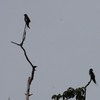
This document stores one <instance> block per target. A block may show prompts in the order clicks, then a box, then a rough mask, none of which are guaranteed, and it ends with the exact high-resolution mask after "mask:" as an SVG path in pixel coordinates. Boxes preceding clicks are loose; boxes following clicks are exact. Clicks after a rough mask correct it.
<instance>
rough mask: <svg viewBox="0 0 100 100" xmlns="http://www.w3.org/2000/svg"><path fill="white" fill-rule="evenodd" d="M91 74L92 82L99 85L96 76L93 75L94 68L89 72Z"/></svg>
mask: <svg viewBox="0 0 100 100" xmlns="http://www.w3.org/2000/svg"><path fill="white" fill-rule="evenodd" d="M89 74H90V80H92V81H93V82H94V83H95V84H97V82H96V79H95V74H94V73H93V69H92V68H91V69H90V70H89Z"/></svg>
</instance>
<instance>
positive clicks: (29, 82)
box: [11, 22, 37, 100]
mask: <svg viewBox="0 0 100 100" xmlns="http://www.w3.org/2000/svg"><path fill="white" fill-rule="evenodd" d="M27 29H28V28H27V23H26V22H25V27H24V32H23V36H22V41H21V43H16V42H13V41H11V43H13V44H15V45H17V46H19V47H21V49H22V50H23V52H24V56H25V58H26V61H27V62H28V63H29V64H30V66H31V67H32V72H31V76H29V77H28V80H27V89H26V93H25V95H26V100H29V96H31V95H32V94H31V93H30V86H31V83H32V81H33V79H34V72H35V68H36V67H37V66H34V65H33V64H32V62H31V61H30V60H29V58H28V56H27V53H26V50H25V48H24V47H23V44H24V41H25V39H26V30H27Z"/></svg>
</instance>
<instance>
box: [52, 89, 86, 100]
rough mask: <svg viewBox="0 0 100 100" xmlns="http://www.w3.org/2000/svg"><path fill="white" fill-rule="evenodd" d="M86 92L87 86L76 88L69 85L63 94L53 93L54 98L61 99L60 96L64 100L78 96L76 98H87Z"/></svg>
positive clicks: (83, 99) (80, 99)
mask: <svg viewBox="0 0 100 100" xmlns="http://www.w3.org/2000/svg"><path fill="white" fill-rule="evenodd" d="M85 92H86V89H85V87H81V88H76V89H74V88H72V87H69V88H68V89H67V90H66V91H64V92H63V94H62V95H61V94H58V95H53V96H52V99H54V100H59V99H60V98H62V99H63V100H68V99H71V98H74V97H76V100H85Z"/></svg>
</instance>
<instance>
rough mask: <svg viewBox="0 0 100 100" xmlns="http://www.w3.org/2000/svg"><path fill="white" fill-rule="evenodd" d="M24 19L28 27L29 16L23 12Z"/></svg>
mask: <svg viewBox="0 0 100 100" xmlns="http://www.w3.org/2000/svg"><path fill="white" fill-rule="evenodd" d="M24 20H25V23H26V25H27V27H28V28H30V26H29V23H30V22H31V20H30V18H29V17H28V15H27V14H24Z"/></svg>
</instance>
